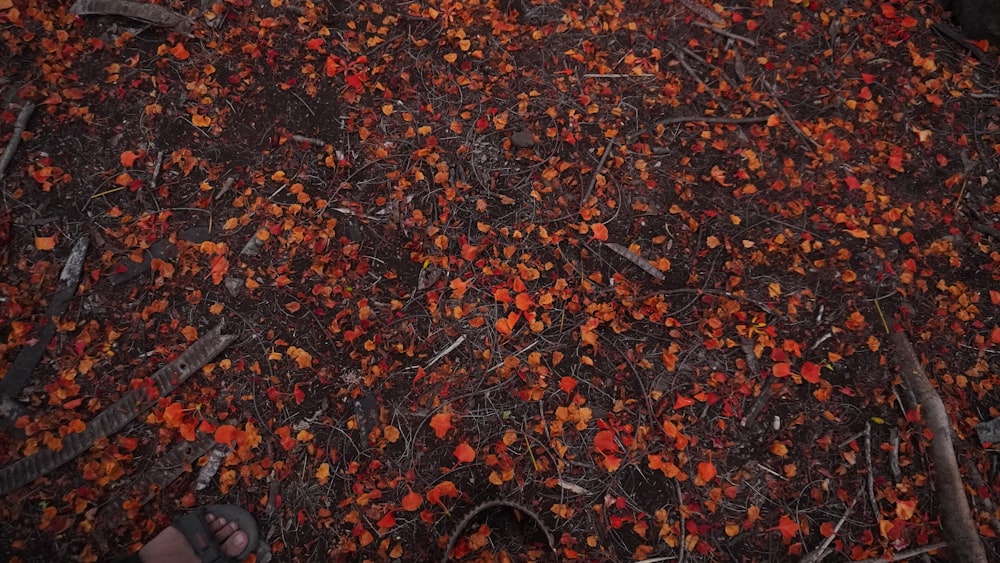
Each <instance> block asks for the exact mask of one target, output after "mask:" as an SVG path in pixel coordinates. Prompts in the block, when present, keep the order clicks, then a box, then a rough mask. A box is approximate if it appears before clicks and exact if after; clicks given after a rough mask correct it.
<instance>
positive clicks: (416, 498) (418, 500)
mask: <svg viewBox="0 0 1000 563" xmlns="http://www.w3.org/2000/svg"><path fill="white" fill-rule="evenodd" d="M423 503H424V497H422V496H420V495H418V494H417V493H415V492H413V489H410V492H409V493H407V495H406V496H405V497H403V510H405V511H407V512H413V511H414V510H416V509H418V508H420V505H421V504H423Z"/></svg>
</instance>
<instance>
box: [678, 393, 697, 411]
mask: <svg viewBox="0 0 1000 563" xmlns="http://www.w3.org/2000/svg"><path fill="white" fill-rule="evenodd" d="M693 404H694V399H689V398H687V397H684V396H681V394H680V393H678V394H677V400H676V401H674V410H675V411H676V410H680V409H683V408H684V407H690V406H691V405H693Z"/></svg>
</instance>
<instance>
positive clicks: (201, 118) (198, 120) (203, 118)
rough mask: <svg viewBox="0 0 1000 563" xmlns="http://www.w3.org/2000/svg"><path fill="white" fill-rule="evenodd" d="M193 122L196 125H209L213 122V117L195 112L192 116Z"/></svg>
mask: <svg viewBox="0 0 1000 563" xmlns="http://www.w3.org/2000/svg"><path fill="white" fill-rule="evenodd" d="M191 123H193V124H194V126H195V127H208V126H209V125H211V124H212V118H211V117H208V116H207V115H198V114H195V115H193V116H191Z"/></svg>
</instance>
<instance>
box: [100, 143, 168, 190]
mask: <svg viewBox="0 0 1000 563" xmlns="http://www.w3.org/2000/svg"><path fill="white" fill-rule="evenodd" d="M162 168H163V151H160V152H158V153H157V154H156V164H154V165H153V177H152V178H150V179H149V187H150V188H155V187H156V181H157V180H159V179H160V170H161V169H162ZM95 197H96V196H95Z"/></svg>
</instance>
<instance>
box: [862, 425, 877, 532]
mask: <svg viewBox="0 0 1000 563" xmlns="http://www.w3.org/2000/svg"><path fill="white" fill-rule="evenodd" d="M864 436H865V469H866V470H867V471H868V475H867V476H866V478H865V479H866V480H867V486H868V487H867V491H868V502H870V503H872V514H874V515H875V518H878V517H879V514H880V511H879V509H878V501H876V500H875V471H874V470H873V469H872V423H871V422H865V433H864Z"/></svg>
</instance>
